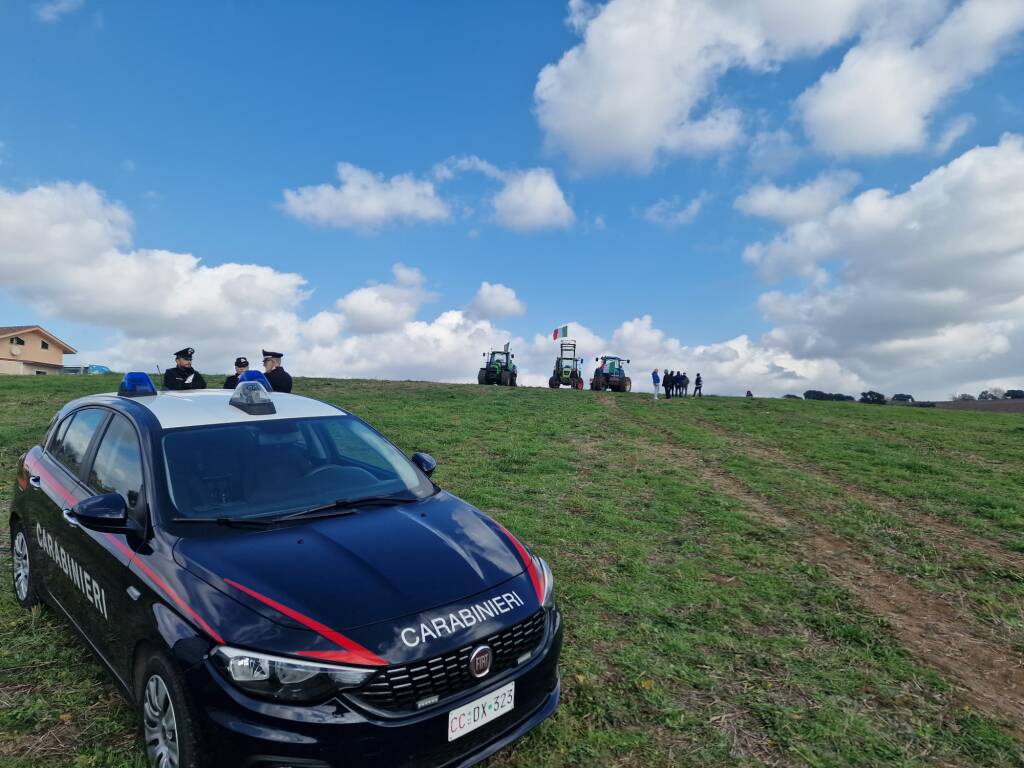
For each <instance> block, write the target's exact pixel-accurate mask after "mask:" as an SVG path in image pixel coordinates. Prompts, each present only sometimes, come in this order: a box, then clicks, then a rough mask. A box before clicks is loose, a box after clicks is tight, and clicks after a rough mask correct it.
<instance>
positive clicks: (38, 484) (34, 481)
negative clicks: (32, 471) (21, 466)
mask: <svg viewBox="0 0 1024 768" xmlns="http://www.w3.org/2000/svg"><path fill="white" fill-rule="evenodd" d="M28 484H29V485H31V486H32V487H33V488H35V489H36V490H37V491H38V490H40V489H41V488H42V487H43V481H42V480H40V479H39V475H29V476H28Z"/></svg>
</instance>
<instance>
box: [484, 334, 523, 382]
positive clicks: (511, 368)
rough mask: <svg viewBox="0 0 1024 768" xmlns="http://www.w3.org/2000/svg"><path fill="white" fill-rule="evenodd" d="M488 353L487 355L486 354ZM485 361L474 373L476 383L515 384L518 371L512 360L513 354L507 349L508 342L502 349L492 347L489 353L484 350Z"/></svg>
mask: <svg viewBox="0 0 1024 768" xmlns="http://www.w3.org/2000/svg"><path fill="white" fill-rule="evenodd" d="M488 355H489V356H488ZM484 357H486V358H487V362H485V363H484V367H483V368H481V369H480V372H479V373H478V374H477V375H476V383H477V384H497V385H498V386H501V387H514V386H516V377H517V376H518V371H517V370H516V364H515V363H513V362H512V360H513V359H514V358H515V355H513V354H512V353H510V352H509V351H508V344H506V345H505V348H504V349H494V350H491V351H490V352H489V353H488V352H484Z"/></svg>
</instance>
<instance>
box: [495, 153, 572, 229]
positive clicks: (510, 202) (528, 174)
mask: <svg viewBox="0 0 1024 768" xmlns="http://www.w3.org/2000/svg"><path fill="white" fill-rule="evenodd" d="M492 202H493V204H494V218H495V221H497V222H498V224H500V225H501V226H503V227H505V228H506V229H513V230H516V231H517V232H536V231H538V230H542V229H565V228H567V227H570V226H572V224H573V222H574V221H576V215H575V214H574V213H573V211H572V208H570V207H569V204H568V203H567V202H566V201H565V195H563V194H562V190H561V188H559V186H558V182H557V181H555V175H554V174H553V173H552V172H551V171H550V170H548V169H547V168H531V169H530V170H528V171H521V172H516V173H511V174H508V176H507V178H506V180H505V186H504V187H503V188H502V190H501V191H500V192H498V194H496V195H495V196H494V200H493V201H492Z"/></svg>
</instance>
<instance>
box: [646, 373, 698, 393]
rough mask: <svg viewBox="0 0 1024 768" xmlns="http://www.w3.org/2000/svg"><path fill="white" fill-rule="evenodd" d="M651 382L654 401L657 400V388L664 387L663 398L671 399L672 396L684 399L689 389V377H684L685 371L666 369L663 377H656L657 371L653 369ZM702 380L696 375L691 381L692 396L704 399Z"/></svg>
mask: <svg viewBox="0 0 1024 768" xmlns="http://www.w3.org/2000/svg"><path fill="white" fill-rule="evenodd" d="M651 381H652V382H653V383H654V399H655V400H657V399H658V387H659V386H660V387H664V389H665V397H666V398H671V397H672V396H673V395H675V396H676V397H686V395H687V394H688V391H689V389H690V377H689V376H687V375H686V371H670V370H669V369H668V368H666V369H665V372H664V374H663V375H661V376H659V375H658V369H657V368H655V369H654V370H653V371H651ZM703 390H704V380H703V379H702V378H701V375H700V374H699V373H698V374H697V378H695V379H694V380H693V396H694V397H704V391H703Z"/></svg>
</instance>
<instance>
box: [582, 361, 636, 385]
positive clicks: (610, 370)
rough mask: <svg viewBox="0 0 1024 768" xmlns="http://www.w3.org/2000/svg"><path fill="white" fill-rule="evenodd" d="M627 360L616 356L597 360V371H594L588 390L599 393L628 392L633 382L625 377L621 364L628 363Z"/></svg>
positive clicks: (624, 370)
mask: <svg viewBox="0 0 1024 768" xmlns="http://www.w3.org/2000/svg"><path fill="white" fill-rule="evenodd" d="M628 362H629V360H623V359H622V358H621V357H618V356H617V355H603V356H601V357H599V358H597V363H598V366H597V370H595V371H594V377H593V378H592V379H591V380H590V388H591V389H592V390H594V391H597V392H600V391H602V390H605V389H610V390H612V391H613V392H629V391H630V390H631V389H632V388H633V381H632V379H630V378H629V376H627V375H626V369H625V367H624V366H623V363H628Z"/></svg>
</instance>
